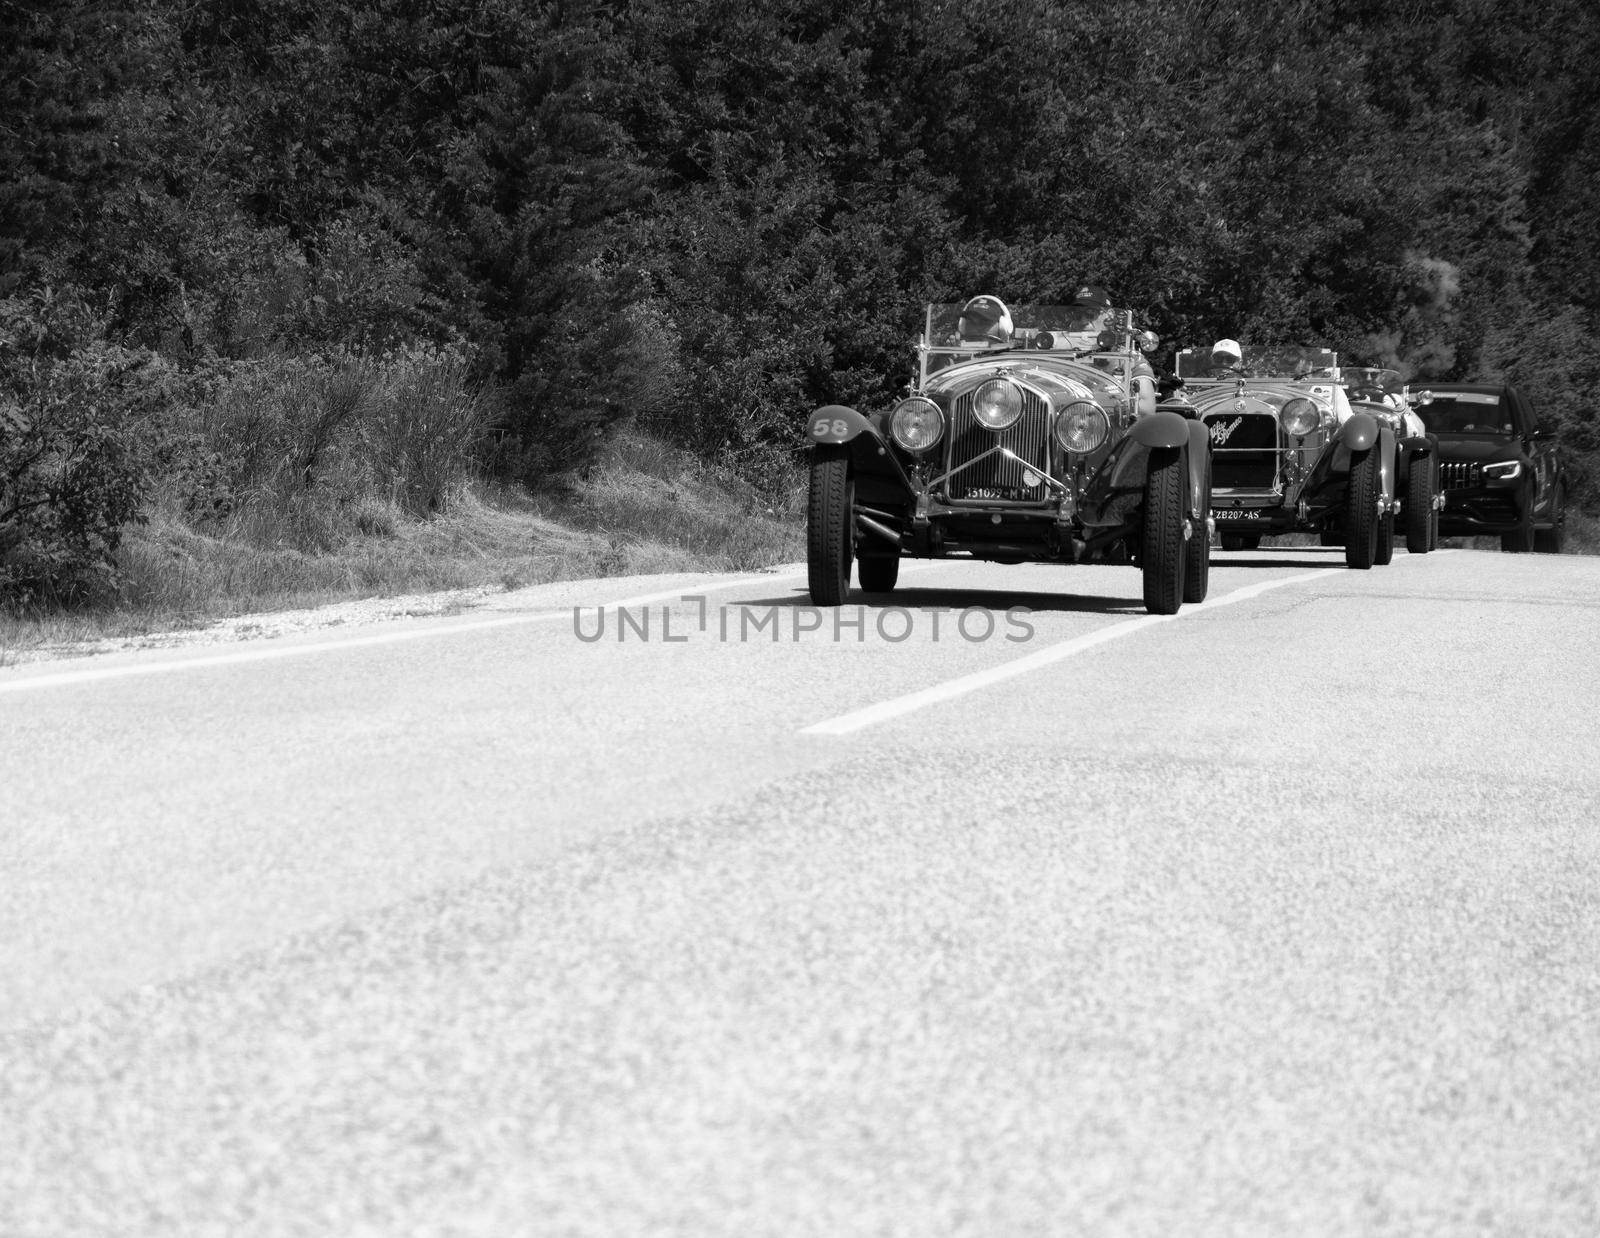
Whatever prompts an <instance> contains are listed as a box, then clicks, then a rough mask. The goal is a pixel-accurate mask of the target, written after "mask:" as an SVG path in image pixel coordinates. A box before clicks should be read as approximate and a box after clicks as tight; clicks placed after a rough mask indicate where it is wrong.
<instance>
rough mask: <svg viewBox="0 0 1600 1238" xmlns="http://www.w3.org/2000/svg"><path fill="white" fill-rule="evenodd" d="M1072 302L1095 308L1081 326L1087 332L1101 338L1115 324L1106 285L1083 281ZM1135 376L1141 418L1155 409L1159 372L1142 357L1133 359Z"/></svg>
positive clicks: (1136, 402) (1135, 392) (1138, 410)
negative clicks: (1089, 318)
mask: <svg viewBox="0 0 1600 1238" xmlns="http://www.w3.org/2000/svg"><path fill="white" fill-rule="evenodd" d="M1072 304H1073V305H1074V306H1081V307H1083V308H1085V309H1089V310H1093V311H1095V314H1094V317H1093V319H1091V320H1090V321H1089V322H1088V323H1086V324H1085V325H1084V326H1083V327H1082V328H1081V330H1082V331H1083V333H1084V334H1092V335H1094V336H1096V337H1098V336H1099V335H1100V334H1101V333H1102V332H1104V331H1106V330H1107V329H1108V328H1111V327H1113V326H1115V325H1116V324H1115V319H1116V310H1115V309H1114V308H1113V306H1112V304H1111V296H1110V294H1109V293H1107V292H1106V290H1105V289H1104V288H1100V287H1097V286H1096V285H1094V284H1082V285H1080V286H1079V287H1078V290H1077V291H1076V292H1074V293H1073V294H1072ZM1132 379H1133V397H1134V399H1133V405H1134V409H1135V410H1136V411H1137V412H1138V414H1139V416H1141V417H1143V416H1146V415H1148V414H1150V413H1153V412H1155V411H1156V372H1155V370H1154V369H1152V368H1151V365H1150V363H1149V362H1148V361H1146V360H1145V359H1144V358H1143V357H1142V356H1135V358H1134V361H1133V374H1132Z"/></svg>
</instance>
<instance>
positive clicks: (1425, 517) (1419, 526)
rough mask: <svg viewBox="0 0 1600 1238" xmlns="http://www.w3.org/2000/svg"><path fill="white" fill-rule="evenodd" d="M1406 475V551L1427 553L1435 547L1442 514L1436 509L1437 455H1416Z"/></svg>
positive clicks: (1418, 553)
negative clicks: (1435, 459)
mask: <svg viewBox="0 0 1600 1238" xmlns="http://www.w3.org/2000/svg"><path fill="white" fill-rule="evenodd" d="M1406 475H1407V476H1406V553H1407V554H1414V555H1425V554H1427V553H1428V551H1430V550H1432V549H1433V545H1434V542H1435V541H1436V540H1437V539H1438V531H1437V530H1438V527H1439V521H1438V516H1439V513H1438V512H1436V511H1434V509H1433V499H1434V495H1435V493H1436V490H1435V488H1434V481H1435V474H1434V468H1433V457H1432V456H1412V457H1411V464H1410V466H1409V467H1408V468H1407V470H1406Z"/></svg>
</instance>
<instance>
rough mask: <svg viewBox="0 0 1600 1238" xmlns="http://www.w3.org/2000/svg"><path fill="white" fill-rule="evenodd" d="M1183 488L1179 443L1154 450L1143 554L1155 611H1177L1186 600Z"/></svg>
mask: <svg viewBox="0 0 1600 1238" xmlns="http://www.w3.org/2000/svg"><path fill="white" fill-rule="evenodd" d="M1183 490H1184V486H1183V456H1182V454H1181V453H1180V452H1179V451H1178V449H1177V448H1176V447H1161V448H1156V449H1154V450H1152V451H1151V452H1150V471H1149V472H1148V473H1146V474H1145V480H1144V531H1143V533H1142V535H1141V538H1140V554H1139V567H1140V570H1141V571H1142V572H1143V574H1144V607H1145V609H1146V610H1148V611H1149V612H1150V613H1151V614H1152V615H1175V614H1177V613H1178V607H1179V606H1180V605H1182V603H1183V580H1184V575H1183V559H1184V555H1183V551H1184V542H1183V522H1184V510H1183Z"/></svg>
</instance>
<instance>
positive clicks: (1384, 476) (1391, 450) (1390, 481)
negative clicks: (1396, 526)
mask: <svg viewBox="0 0 1600 1238" xmlns="http://www.w3.org/2000/svg"><path fill="white" fill-rule="evenodd" d="M1396 459H1397V455H1396V450H1395V437H1394V431H1393V430H1391V429H1390V428H1389V427H1388V426H1383V427H1381V428H1380V429H1379V430H1378V492H1379V493H1380V494H1382V495H1383V497H1384V500H1385V501H1386V502H1390V503H1392V502H1394V487H1395V476H1394V470H1395V462H1396Z"/></svg>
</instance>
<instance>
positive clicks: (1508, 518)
mask: <svg viewBox="0 0 1600 1238" xmlns="http://www.w3.org/2000/svg"><path fill="white" fill-rule="evenodd" d="M1411 403H1412V405H1413V407H1414V408H1415V409H1416V411H1417V414H1418V416H1420V417H1421V418H1422V420H1423V422H1424V423H1426V425H1427V427H1428V430H1429V431H1430V432H1431V433H1432V434H1433V435H1435V436H1436V437H1437V439H1438V442H1439V472H1440V484H1441V487H1442V489H1443V493H1444V507H1443V510H1441V511H1440V513H1439V532H1440V534H1442V535H1443V536H1445V537H1473V536H1481V535H1485V534H1487V535H1491V536H1492V535H1495V534H1498V535H1499V537H1500V548H1501V549H1502V550H1507V551H1529V550H1538V551H1543V552H1545V553H1548V554H1559V553H1560V552H1561V547H1562V544H1563V542H1564V541H1565V539H1566V521H1567V502H1566V485H1567V483H1566V475H1565V472H1564V471H1563V468H1562V463H1561V457H1560V454H1559V453H1558V452H1557V450H1556V443H1555V439H1554V437H1553V436H1552V435H1551V434H1550V432H1549V431H1548V430H1546V429H1544V428H1543V427H1541V426H1540V425H1539V422H1538V419H1537V417H1535V415H1534V412H1533V407H1532V406H1531V405H1530V404H1529V402H1528V399H1527V397H1526V396H1524V395H1523V394H1522V393H1521V392H1520V391H1518V390H1517V389H1516V388H1515V387H1510V386H1506V385H1505V384H1503V383H1428V384H1419V383H1413V384H1412V391H1411Z"/></svg>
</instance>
